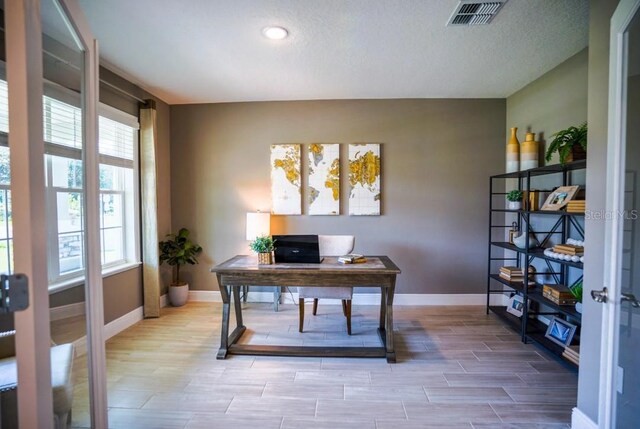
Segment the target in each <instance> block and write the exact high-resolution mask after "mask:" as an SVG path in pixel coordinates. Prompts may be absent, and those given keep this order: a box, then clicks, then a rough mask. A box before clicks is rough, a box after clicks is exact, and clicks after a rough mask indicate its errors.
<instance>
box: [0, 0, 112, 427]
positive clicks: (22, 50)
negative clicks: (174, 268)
mask: <svg viewBox="0 0 640 429" xmlns="http://www.w3.org/2000/svg"><path fill="white" fill-rule="evenodd" d="M53 2H54V3H55V4H56V6H57V7H58V9H59V12H60V14H61V15H62V16H63V17H64V19H65V20H66V21H67V23H68V24H69V25H70V26H71V27H72V28H73V30H74V31H75V35H74V36H75V37H76V42H77V43H78V44H79V46H81V47H82V50H83V52H82V60H83V66H84V67H83V76H82V81H83V83H82V94H81V98H82V108H83V116H84V121H83V125H84V126H83V142H84V143H83V162H84V180H85V182H84V185H85V198H84V209H85V214H86V216H85V245H84V248H85V261H86V265H85V267H86V269H85V301H86V304H85V307H86V315H87V316H86V317H87V367H88V372H89V374H88V375H89V398H90V407H91V411H90V414H91V427H92V428H96V429H107V427H108V422H107V387H106V356H105V342H104V307H103V295H102V293H103V292H102V265H101V260H100V235H99V222H100V220H99V188H98V186H99V171H98V169H99V166H98V113H97V112H98V91H99V79H98V72H99V62H98V61H99V60H98V58H99V57H98V44H97V41H96V40H95V38H94V36H93V34H92V33H91V30H90V28H89V25H88V22H87V20H86V19H85V17H84V14H83V12H82V10H81V8H80V5H79V3H78V1H77V0H53ZM5 7H6V15H5V20H6V37H7V81H8V88H9V121H10V127H11V130H10V133H9V147H10V149H11V158H10V160H11V161H10V162H11V170H12V180H11V188H12V189H21V190H23V192H16V193H15V194H14V195H12V201H13V211H14V213H15V214H16V216H14V223H13V225H14V233H13V238H14V249H15V251H14V259H15V262H16V263H15V271H16V272H20V273H23V274H26V275H27V277H29V298H30V305H29V307H28V308H27V309H26V310H24V311H22V312H18V313H16V317H15V328H16V363H17V369H18V383H19V385H20V388H19V389H18V419H19V426H20V428H21V429H22V428H36V427H37V428H45V429H46V428H52V427H53V401H52V392H51V362H50V354H49V348H50V341H51V336H50V320H49V319H50V317H49V290H48V281H47V263H46V261H47V254H46V248H45V247H44V246H42V243H46V241H47V236H46V227H45V225H46V217H45V216H46V215H45V207H44V205H45V203H44V201H45V198H44V194H45V189H44V186H45V181H44V168H43V162H44V139H43V118H42V95H43V77H44V76H43V65H42V17H41V8H40V0H11V1H9V2H5ZM24 190H27V192H24Z"/></svg>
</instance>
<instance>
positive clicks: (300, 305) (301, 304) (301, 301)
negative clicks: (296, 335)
mask: <svg viewBox="0 0 640 429" xmlns="http://www.w3.org/2000/svg"><path fill="white" fill-rule="evenodd" d="M298 311H299V312H300V322H299V323H298V332H302V330H303V329H304V298H300V299H298Z"/></svg>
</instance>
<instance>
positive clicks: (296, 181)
mask: <svg viewBox="0 0 640 429" xmlns="http://www.w3.org/2000/svg"><path fill="white" fill-rule="evenodd" d="M300 190H301V188H300V145H299V144H273V145H271V212H272V213H273V214H276V215H299V214H302V196H301V194H300Z"/></svg>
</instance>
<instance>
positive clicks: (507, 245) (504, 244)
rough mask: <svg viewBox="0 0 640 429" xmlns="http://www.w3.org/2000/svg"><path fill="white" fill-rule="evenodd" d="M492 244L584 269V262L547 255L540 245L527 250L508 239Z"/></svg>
mask: <svg viewBox="0 0 640 429" xmlns="http://www.w3.org/2000/svg"><path fill="white" fill-rule="evenodd" d="M491 244H492V245H493V246H496V247H501V248H503V249H507V250H512V251H514V252H518V253H527V254H529V255H530V256H533V257H536V258H540V259H546V260H548V261H551V262H555V263H557V264H561V265H566V266H569V267H573V268H579V269H581V270H582V269H584V264H583V263H582V262H571V261H561V260H558V259H555V258H551V257H549V256H547V255H545V254H544V250H545V249H542V248H540V247H534V248H533V249H529V251H526V250H525V249H521V248H519V247H517V246H515V245H513V244H511V243H508V242H506V241H492V242H491Z"/></svg>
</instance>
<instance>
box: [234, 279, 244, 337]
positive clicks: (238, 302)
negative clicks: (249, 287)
mask: <svg viewBox="0 0 640 429" xmlns="http://www.w3.org/2000/svg"><path fill="white" fill-rule="evenodd" d="M241 287H243V286H231V289H233V306H234V309H235V312H236V326H237V327H238V328H240V327H242V326H244V323H242V301H241V298H240V288H241Z"/></svg>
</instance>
